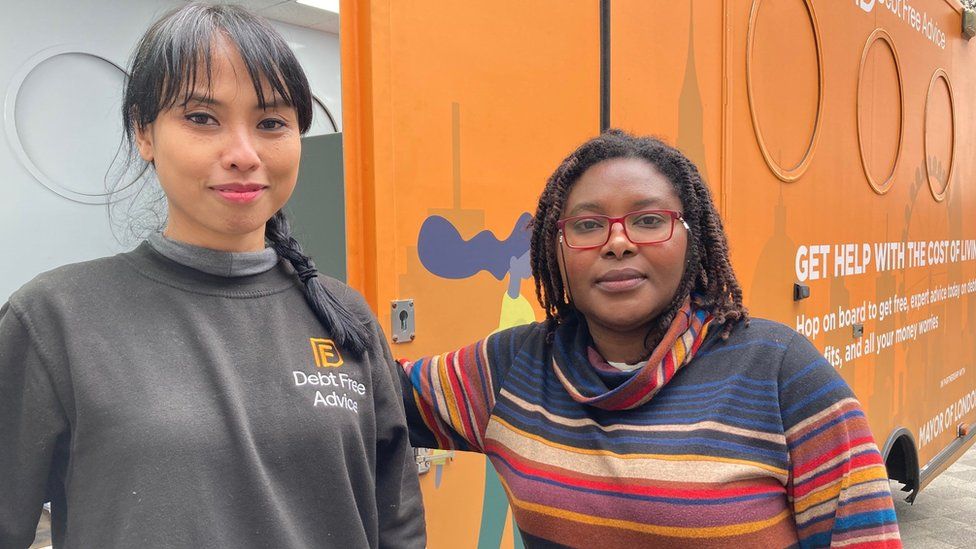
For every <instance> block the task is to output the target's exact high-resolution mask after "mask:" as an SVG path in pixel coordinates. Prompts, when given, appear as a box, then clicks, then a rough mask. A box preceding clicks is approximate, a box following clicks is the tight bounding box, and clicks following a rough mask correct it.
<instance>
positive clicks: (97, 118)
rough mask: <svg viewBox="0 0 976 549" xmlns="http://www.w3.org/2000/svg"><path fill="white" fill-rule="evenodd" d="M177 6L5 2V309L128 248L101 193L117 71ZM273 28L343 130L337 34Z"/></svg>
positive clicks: (0, 237) (112, 140)
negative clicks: (64, 270)
mask: <svg viewBox="0 0 976 549" xmlns="http://www.w3.org/2000/svg"><path fill="white" fill-rule="evenodd" d="M182 4H183V2H180V1H178V0H38V1H23V0H20V1H16V2H3V5H2V7H0V95H2V103H3V112H2V119H0V125H2V128H3V130H2V131H0V191H2V193H0V302H2V301H6V299H7V297H8V296H9V295H10V294H11V293H12V292H13V291H14V290H16V289H17V288H18V287H20V286H21V285H22V284H24V283H25V282H27V281H28V280H30V279H31V278H33V277H34V276H35V275H36V274H38V273H40V272H43V271H46V270H49V269H52V268H54V267H57V266H59V265H63V264H65V263H72V262H76V261H83V260H86V259H92V258H96V257H101V256H105V255H110V254H114V253H117V252H119V251H124V250H127V249H129V248H131V247H132V244H133V243H132V242H123V243H120V242H118V241H117V240H116V237H115V235H114V234H113V231H112V229H111V226H110V224H109V219H108V214H107V207H106V205H105V201H106V199H105V197H104V196H102V195H103V194H104V192H105V188H106V174H107V171H108V169H109V166H110V165H111V164H112V160H113V158H114V157H115V155H116V153H117V152H118V149H119V144H120V142H121V138H122V128H121V125H120V122H119V120H118V119H119V115H118V110H119V106H120V104H121V90H122V82H123V76H124V75H123V73H122V71H121V70H120V69H119V68H117V67H125V65H126V61H127V60H128V57H129V55H130V53H131V51H132V49H133V47H134V46H135V42H136V40H138V38H139V37H140V36H141V35H142V33H143V31H144V30H145V29H146V28H147V27H148V26H149V24H150V23H151V22H152V21H154V20H155V19H156V18H158V17H159V16H160V15H162V14H163V13H164V12H166V11H167V10H169V9H172V8H173V7H176V6H179V5H182ZM274 24H275V26H276V27H277V28H278V30H279V31H280V32H281V33H282V34H283V35H284V37H285V39H286V40H287V41H288V43H289V44H290V45H291V46H292V48H293V49H294V51H295V53H296V55H297V56H298V58H299V60H301V62H302V65H303V66H304V68H305V70H306V72H307V74H308V76H309V81H310V83H311V85H312V91H313V93H314V94H315V95H316V97H317V98H319V99H320V100H321V101H322V102H323V103H324V104H325V105H326V107H327V108H328V109H329V110H330V111H331V112H332V113H333V114H334V115H335V118H336V122H337V123H338V124H341V121H340V120H339V116H338V114H339V113H340V112H341V104H340V83H339V37H338V36H337V35H334V34H329V33H325V32H318V31H314V30H311V29H307V28H304V27H297V26H294V25H289V24H285V23H280V22H275V23H274ZM116 66H117V67H116ZM322 114H323V111H321V110H318V111H317V112H316V115H317V116H316V120H315V121H314V123H313V128H312V131H311V132H310V135H318V134H325V133H331V132H332V131H333V128H332V126H331V125H330V124H329V122H328V120H327V119H326V118H325V117H324V116H322ZM340 127H341V126H340ZM110 179H111V178H110Z"/></svg>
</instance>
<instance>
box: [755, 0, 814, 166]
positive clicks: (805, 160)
mask: <svg viewBox="0 0 976 549" xmlns="http://www.w3.org/2000/svg"><path fill="white" fill-rule="evenodd" d="M803 3H804V6H805V7H806V10H807V14H808V16H809V20H810V25H811V27H812V30H813V37H814V45H815V46H816V49H817V116H816V121H815V122H814V126H813V134H812V135H811V136H810V141H809V144H808V145H807V149H806V151H805V152H804V153H803V157H802V158H801V159H800V162H799V163H798V164H797V165H796V166H794V167H792V168H784V167H782V166H780V165H779V164H778V163H777V162H776V160H775V159H773V156H772V154H770V152H769V147H767V145H766V140H765V139H764V138H763V134H762V129H761V128H760V127H759V114H758V106H757V105H756V98H755V92H754V91H753V76H752V69H753V64H754V62H753V50H754V43H755V38H756V21H757V19H758V18H759V7H760V5H762V0H753V2H752V10H751V13H750V14H749V30H748V33H747V35H746V92H747V95H748V97H749V111H750V113H751V115H752V128H753V130H754V131H755V132H756V140H757V141H758V143H759V150H760V151H761V152H762V155H763V158H764V159H765V160H766V165H768V166H769V169H770V170H772V172H773V174H775V175H776V177H778V178H779V179H781V180H783V181H785V182H787V183H790V182H793V181H796V180H797V179H799V178H800V177H801V176H802V175H803V174H804V172H806V171H807V168H809V167H810V161H811V160H812V159H813V151H814V149H815V148H816V146H817V140H818V139H819V137H820V129H821V127H822V126H823V124H822V123H823V105H824V69H823V65H824V64H823V45H822V44H821V40H820V26H819V25H818V24H817V16H816V13H815V12H814V10H813V4H812V3H811V0H803Z"/></svg>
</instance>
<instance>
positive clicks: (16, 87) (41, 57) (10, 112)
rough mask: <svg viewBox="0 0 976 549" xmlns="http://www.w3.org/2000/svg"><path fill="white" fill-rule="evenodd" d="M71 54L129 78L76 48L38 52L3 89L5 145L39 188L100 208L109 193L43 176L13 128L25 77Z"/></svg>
mask: <svg viewBox="0 0 976 549" xmlns="http://www.w3.org/2000/svg"><path fill="white" fill-rule="evenodd" d="M73 54H74V55H84V56H87V57H93V58H95V59H98V60H99V61H104V62H106V63H108V64H109V65H111V66H112V67H113V68H115V69H118V70H119V72H121V73H122V75H123V77H124V78H128V77H129V73H128V72H126V70H125V69H124V68H122V66H121V65H120V64H118V63H116V62H114V61H112V60H111V59H109V58H108V57H107V56H105V55H101V54H98V53H94V52H91V51H86V50H84V49H82V48H81V47H80V46H75V45H70V44H60V45H57V46H52V47H50V48H46V49H44V50H41V51H39V52H38V53H36V54H35V55H34V56H32V57H31V58H30V59H28V60H27V61H26V62H25V63H24V64H23V65H21V66H20V68H18V69H17V72H16V73H14V76H13V78H12V79H11V82H10V86H9V87H8V88H7V94H6V96H5V97H4V106H3V117H4V121H5V124H4V126H6V131H7V142H8V143H10V147H11V148H12V149H13V152H14V156H15V157H17V160H18V161H19V162H20V164H21V165H22V166H23V167H24V169H26V170H27V171H28V172H29V173H30V175H31V176H32V177H33V178H34V179H35V180H36V181H37V182H38V183H40V184H41V185H43V186H44V187H45V188H47V189H48V190H49V191H51V192H53V193H55V194H57V195H58V196H61V197H62V198H66V199H68V200H70V201H72V202H78V203H80V204H90V205H103V204H107V203H109V202H110V201H109V200H107V199H106V198H107V197H108V196H110V195H111V194H112V192H109V191H106V192H102V193H83V192H79V191H75V190H72V189H69V188H67V187H66V186H64V185H61V184H59V183H58V182H56V181H54V180H53V179H52V178H50V177H48V176H47V174H45V173H44V172H43V171H42V170H41V169H40V168H39V167H38V166H37V164H36V163H35V162H34V160H33V159H32V158H31V157H30V155H29V154H27V151H26V150H25V149H24V144H23V142H22V141H21V139H20V132H19V130H18V128H17V99H18V97H19V95H20V89H21V87H22V86H23V85H24V82H25V81H26V80H27V77H29V76H30V75H31V73H33V72H34V70H36V69H37V67H39V66H41V64H43V63H44V62H46V61H49V60H51V59H53V58H55V57H59V56H62V55H73Z"/></svg>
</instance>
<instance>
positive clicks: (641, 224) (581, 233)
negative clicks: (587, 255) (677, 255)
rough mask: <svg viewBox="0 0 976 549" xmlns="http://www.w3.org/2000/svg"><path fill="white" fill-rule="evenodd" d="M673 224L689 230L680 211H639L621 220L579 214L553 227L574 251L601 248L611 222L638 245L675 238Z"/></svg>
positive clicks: (604, 216)
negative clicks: (676, 223)
mask: <svg viewBox="0 0 976 549" xmlns="http://www.w3.org/2000/svg"><path fill="white" fill-rule="evenodd" d="M676 221H680V222H681V224H682V225H683V226H684V228H685V229H686V230H690V229H689V228H688V223H687V222H685V219H684V217H682V215H681V212H676V211H674V210H639V211H636V212H630V213H628V214H626V215H624V216H623V217H610V216H607V215H580V216H575V217H567V218H566V219H560V220H559V221H557V222H556V227H558V228H559V234H560V236H561V237H562V238H563V240H564V241H565V242H566V245H567V246H569V247H570V248H573V249H574V250H589V249H592V248H600V247H602V246H603V245H604V244H606V243H607V242H609V241H610V229H611V227H613V225H614V223H620V224H621V225H622V226H623V228H624V235H625V236H626V237H627V239H628V240H630V241H631V242H633V243H634V244H637V245H638V246H640V245H644V244H657V243H659V242H666V241H668V240H670V239H671V237H672V236H674V224H675V222H676Z"/></svg>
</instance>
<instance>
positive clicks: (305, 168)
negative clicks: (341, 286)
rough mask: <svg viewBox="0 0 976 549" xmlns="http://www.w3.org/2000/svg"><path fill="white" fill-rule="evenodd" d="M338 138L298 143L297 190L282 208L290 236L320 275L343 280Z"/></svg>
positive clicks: (343, 216) (343, 222) (343, 231)
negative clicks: (299, 160)
mask: <svg viewBox="0 0 976 549" xmlns="http://www.w3.org/2000/svg"><path fill="white" fill-rule="evenodd" d="M345 206H346V205H345V191H344V187H343V182H342V134H341V133H334V134H331V135H320V136H316V137H306V138H305V139H302V167H301V171H300V173H299V176H298V187H296V188H295V194H293V195H292V197H291V200H290V201H289V202H288V206H287V207H286V208H285V210H286V212H287V213H288V215H289V218H290V219H291V225H292V234H294V235H295V238H297V239H298V241H299V242H300V243H301V245H302V248H304V249H305V253H306V254H307V255H309V256H310V257H311V258H312V259H313V260H314V261H315V264H316V266H318V269H319V270H320V271H322V272H323V273H325V274H327V275H329V276H332V277H335V278H338V279H339V280H342V281H345V280H346V213H345V212H346V207H345Z"/></svg>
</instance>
